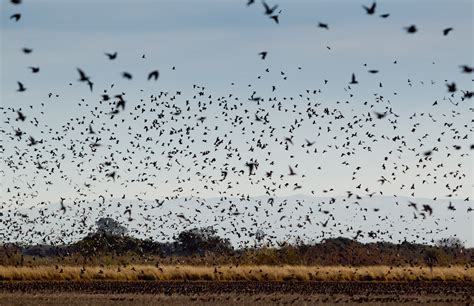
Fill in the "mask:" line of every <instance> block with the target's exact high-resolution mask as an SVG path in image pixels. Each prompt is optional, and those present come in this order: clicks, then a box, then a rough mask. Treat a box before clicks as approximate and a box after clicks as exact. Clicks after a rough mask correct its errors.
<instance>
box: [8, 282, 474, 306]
mask: <svg viewBox="0 0 474 306" xmlns="http://www.w3.org/2000/svg"><path fill="white" fill-rule="evenodd" d="M473 292H474V283H473V282H399V283H396V282H386V283H385V282H201V281H199V282H155V281H148V282H147V281H132V282H131V281H69V282H68V281H58V282H55V281H35V282H26V281H18V282H0V305H2V306H3V305H72V306H76V305H105V306H108V305H127V306H128V305H288V304H293V305H315V304H326V305H335V304H361V305H362V304H363V305H396V304H407V305H408V304H411V305H413V304H427V305H428V304H429V305H470V304H472V303H474V299H473Z"/></svg>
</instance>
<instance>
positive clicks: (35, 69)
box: [28, 67, 40, 73]
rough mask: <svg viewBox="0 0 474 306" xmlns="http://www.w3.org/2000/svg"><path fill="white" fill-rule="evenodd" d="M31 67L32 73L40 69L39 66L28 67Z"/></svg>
mask: <svg viewBox="0 0 474 306" xmlns="http://www.w3.org/2000/svg"><path fill="white" fill-rule="evenodd" d="M28 68H30V69H31V72H32V73H38V72H39V71H40V68H39V67H28Z"/></svg>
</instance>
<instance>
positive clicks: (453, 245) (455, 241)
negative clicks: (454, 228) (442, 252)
mask: <svg viewBox="0 0 474 306" xmlns="http://www.w3.org/2000/svg"><path fill="white" fill-rule="evenodd" d="M436 246H437V247H440V248H443V249H454V250H462V249H464V244H463V243H462V241H461V239H459V238H458V237H453V236H451V237H448V238H443V239H439V240H438V241H436Z"/></svg>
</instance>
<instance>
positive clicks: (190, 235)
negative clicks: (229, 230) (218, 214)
mask: <svg viewBox="0 0 474 306" xmlns="http://www.w3.org/2000/svg"><path fill="white" fill-rule="evenodd" d="M176 242H177V244H178V248H179V249H180V250H181V252H183V253H184V254H186V255H189V254H204V253H206V252H213V253H228V252H230V251H231V250H232V246H231V244H230V241H229V239H223V238H221V237H219V236H217V231H216V230H215V229H214V228H213V227H212V226H208V227H203V228H192V229H189V230H185V231H183V232H181V233H179V235H178V237H177V239H176Z"/></svg>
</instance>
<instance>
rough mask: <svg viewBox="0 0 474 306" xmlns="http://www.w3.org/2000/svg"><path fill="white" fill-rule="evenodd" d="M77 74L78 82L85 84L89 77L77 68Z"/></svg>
mask: <svg viewBox="0 0 474 306" xmlns="http://www.w3.org/2000/svg"><path fill="white" fill-rule="evenodd" d="M77 72H79V82H86V81H88V80H89V77H88V76H87V75H86V74H85V73H84V71H82V70H81V69H80V68H77Z"/></svg>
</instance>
